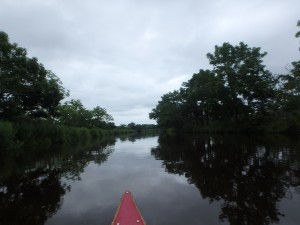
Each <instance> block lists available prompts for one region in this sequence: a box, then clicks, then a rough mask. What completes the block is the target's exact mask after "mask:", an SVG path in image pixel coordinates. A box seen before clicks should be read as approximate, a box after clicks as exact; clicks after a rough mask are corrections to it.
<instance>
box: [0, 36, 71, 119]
mask: <svg viewBox="0 0 300 225" xmlns="http://www.w3.org/2000/svg"><path fill="white" fill-rule="evenodd" d="M66 95H67V92H66V91H65V89H64V88H63V87H62V83H61V81H60V80H59V78H58V77H57V76H56V75H55V74H54V73H52V72H51V71H49V70H46V69H45V68H44V66H43V65H42V64H40V63H39V62H38V60H37V58H29V57H28V56H27V52H26V49H24V48H21V47H19V46H18V45H17V44H11V43H10V42H9V38H8V35H7V34H6V33H4V32H0V102H1V105H0V119H3V118H6V119H16V118H20V117H21V118H22V117H29V118H40V117H43V118H47V117H53V116H56V115H57V114H56V107H57V105H58V104H59V102H60V101H61V100H62V99H63V98H64V97H65V96H66Z"/></svg>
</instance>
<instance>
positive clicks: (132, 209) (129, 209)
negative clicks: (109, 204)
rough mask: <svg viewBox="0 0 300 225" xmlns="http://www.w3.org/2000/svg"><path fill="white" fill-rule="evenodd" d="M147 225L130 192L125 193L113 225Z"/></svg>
mask: <svg viewBox="0 0 300 225" xmlns="http://www.w3.org/2000/svg"><path fill="white" fill-rule="evenodd" d="M135 224H137V225H146V223H145V221H144V219H143V217H142V215H141V213H140V211H139V210H138V207H137V205H136V203H135V201H134V199H133V196H132V194H131V193H130V191H125V192H124V194H123V196H122V199H121V202H120V205H119V208H118V210H117V212H116V215H115V217H114V220H113V222H112V225H135Z"/></svg>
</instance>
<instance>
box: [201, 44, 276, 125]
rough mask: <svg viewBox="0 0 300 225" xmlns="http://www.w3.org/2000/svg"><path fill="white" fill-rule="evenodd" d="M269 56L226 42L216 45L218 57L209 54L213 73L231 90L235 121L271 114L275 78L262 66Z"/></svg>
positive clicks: (257, 50)
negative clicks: (270, 107) (269, 112)
mask: <svg viewBox="0 0 300 225" xmlns="http://www.w3.org/2000/svg"><path fill="white" fill-rule="evenodd" d="M266 54H267V53H266V52H264V53H261V52H260V48H249V47H248V46H247V45H246V44H244V43H243V42H241V43H240V44H239V45H238V46H232V45H230V44H229V43H224V44H223V45H222V46H220V47H219V46H215V52H214V54H211V53H208V54H207V57H208V59H209V62H210V64H211V65H213V67H214V69H213V72H214V73H215V74H216V76H217V77H218V78H219V79H220V80H222V81H223V83H224V86H225V87H226V89H228V91H229V95H230V98H231V101H232V104H231V111H232V113H233V114H234V120H235V121H239V120H241V119H242V120H243V119H245V118H248V117H249V116H253V115H258V114H263V115H265V114H267V113H268V110H269V109H268V108H269V106H270V104H271V102H272V101H273V98H274V79H273V77H272V74H271V73H270V72H269V71H268V70H266V69H265V65H263V64H262V61H263V60H262V59H263V57H264V56H265V55H266Z"/></svg>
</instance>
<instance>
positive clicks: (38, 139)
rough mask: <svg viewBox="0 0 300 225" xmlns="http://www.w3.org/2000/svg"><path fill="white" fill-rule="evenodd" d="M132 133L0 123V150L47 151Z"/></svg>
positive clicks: (41, 122) (53, 124) (45, 124)
mask: <svg viewBox="0 0 300 225" xmlns="http://www.w3.org/2000/svg"><path fill="white" fill-rule="evenodd" d="M134 132H135V131H134V130H131V129H99V128H97V129H96V128H93V129H88V128H84V127H68V126H64V125H60V124H56V123H53V122H49V121H22V122H9V121H0V150H9V149H18V148H20V147H22V146H32V147H43V149H45V148H46V149H49V148H51V147H52V146H55V145H72V144H76V143H81V144H84V143H88V142H94V141H97V140H101V139H102V138H104V137H108V136H117V135H121V134H130V133H134Z"/></svg>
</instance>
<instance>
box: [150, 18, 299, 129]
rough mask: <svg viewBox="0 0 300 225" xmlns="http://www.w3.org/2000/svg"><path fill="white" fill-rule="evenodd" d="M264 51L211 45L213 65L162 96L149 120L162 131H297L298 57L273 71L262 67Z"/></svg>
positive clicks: (243, 46)
mask: <svg viewBox="0 0 300 225" xmlns="http://www.w3.org/2000/svg"><path fill="white" fill-rule="evenodd" d="M297 26H298V27H300V21H298V23H297ZM296 37H297V38H298V37H300V31H299V32H297V33H296ZM266 54H267V53H266V52H263V53H262V52H261V49H260V48H255V47H254V48H250V47H248V45H246V44H244V43H242V42H241V43H240V44H239V45H237V46H232V45H231V44H229V43H224V44H223V45H222V46H215V52H214V53H213V54H211V53H209V54H207V58H208V60H209V63H210V65H212V67H213V69H212V70H200V71H199V72H198V73H196V74H194V75H193V76H192V78H191V79H190V80H188V81H187V82H185V83H183V84H182V87H181V88H180V89H179V90H175V91H173V92H170V93H167V94H165V95H163V96H162V98H161V100H160V101H159V102H158V105H157V106H156V108H154V109H153V110H152V112H151V113H150V114H149V116H150V118H151V119H155V120H156V121H157V123H158V125H159V126H160V128H163V129H169V128H172V129H176V130H178V129H179V130H189V131H198V132H201V131H204V132H207V131H213V132H300V61H296V62H292V63H291V67H290V68H289V69H288V71H287V74H280V75H275V74H272V73H271V72H270V71H268V70H267V69H266V68H265V65H263V57H264V56H265V55H266Z"/></svg>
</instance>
